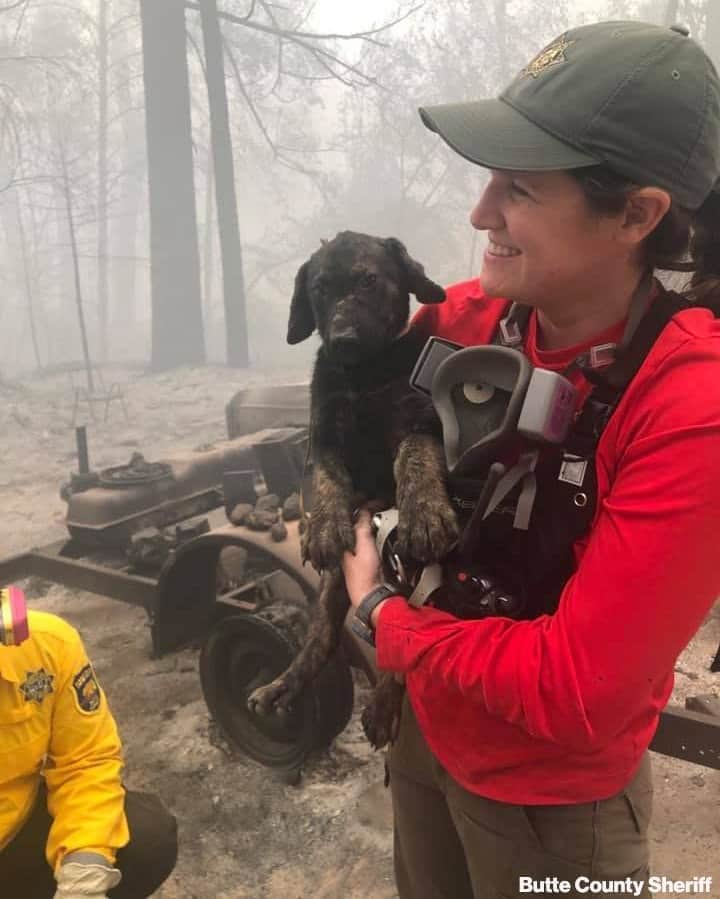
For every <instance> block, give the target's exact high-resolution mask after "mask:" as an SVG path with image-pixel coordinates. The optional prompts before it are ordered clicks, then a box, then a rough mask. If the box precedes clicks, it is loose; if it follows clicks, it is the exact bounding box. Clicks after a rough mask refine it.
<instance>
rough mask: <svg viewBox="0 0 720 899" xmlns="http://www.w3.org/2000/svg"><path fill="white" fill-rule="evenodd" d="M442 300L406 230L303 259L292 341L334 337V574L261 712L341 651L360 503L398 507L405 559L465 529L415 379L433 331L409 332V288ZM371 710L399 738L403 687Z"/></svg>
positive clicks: (329, 419) (322, 491) (429, 554)
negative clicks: (347, 564)
mask: <svg viewBox="0 0 720 899" xmlns="http://www.w3.org/2000/svg"><path fill="white" fill-rule="evenodd" d="M410 293H412V294H414V295H415V296H416V297H417V299H418V300H419V301H420V302H421V303H438V302H442V300H443V299H444V297H445V293H444V291H443V289H442V288H441V287H440V286H439V285H437V284H435V283H434V282H432V281H430V280H429V279H428V278H427V277H426V276H425V273H424V271H423V268H422V266H420V265H419V264H418V263H417V262H415V261H414V260H413V259H411V258H410V256H409V255H408V253H407V251H406V249H405V247H404V246H403V245H402V244H401V243H400V241H398V240H395V239H394V238H388V239H386V240H383V239H380V238H376V237H370V236H368V235H364V234H357V233H355V232H351V231H344V232H341V233H340V234H338V235H337V237H335V239H334V240H332V241H329V242H326V243H324V244H323V246H322V247H321V248H320V249H319V250H318V251H317V252H316V253H314V254H313V255H312V256H311V258H310V259H309V260H308V261H307V262H306V263H304V265H302V266H301V268H300V270H299V271H298V273H297V277H296V279H295V291H294V294H293V298H292V303H291V307H290V319H289V324H288V334H287V340H288V343H291V344H295V343H298V342H300V341H302V340H305V339H306V338H307V337H309V336H310V335H311V334H312V332H313V331H314V330H315V329H316V328H317V330H318V332H319V335H320V338H321V340H322V344H321V347H320V349H319V351H318V354H317V358H316V362H315V369H314V373H313V379H312V386H311V394H310V396H311V398H310V416H311V420H310V445H311V455H312V460H313V488H312V493H313V498H312V509H311V512H310V516H309V519H308V520H307V526H306V530H305V532H304V535H303V545H302V550H303V559H304V560H309V561H310V562H311V563H312V564H313V566H314V567H315V568H317V569H318V570H319V571H321V572H323V576H322V580H321V587H320V595H319V599H318V604H317V607H316V609H315V611H314V615H313V620H312V623H311V627H310V631H309V633H308V638H307V640H306V643H305V645H304V647H303V649H302V650H301V651H300V653H299V655H298V656H297V658H296V659H295V660H294V661H293V663H292V664H291V665H290V667H289V668H288V669H287V671H285V672H284V673H283V674H281V675H280V676H279V677H278V678H277V679H276V680H274V681H273V682H272V683H271V684H268V685H267V686H265V687H260V688H259V689H257V690H255V692H254V693H253V694H252V695H251V696H250V698H249V701H248V702H249V707H250V708H251V709H252V710H253V711H255V712H257V713H260V714H265V713H267V712H268V711H269V710H270V709H271V708H273V707H274V708H275V710H276V711H278V712H283V711H285V710H287V708H288V707H289V706H290V705H291V703H292V702H293V700H294V699H295V698H296V697H297V695H298V694H299V693H300V692H301V690H302V689H303V687H304V686H305V685H306V684H307V683H308V682H309V681H310V680H312V678H313V677H315V676H316V675H317V673H318V672H319V671H320V670H321V668H322V667H323V665H324V664H325V662H326V661H327V659H328V658H329V656H330V655H331V654H332V652H333V651H334V650H335V649H336V648H337V645H338V643H339V640H340V634H341V629H342V625H343V622H344V619H345V616H346V614H347V610H348V607H349V598H348V595H347V591H346V589H345V582H344V578H343V575H342V570H341V567H340V564H341V561H342V556H343V553H344V552H345V551H346V550H352V549H354V546H355V534H354V528H353V517H352V516H353V510H354V509H355V508H357V507H358V506H360V505H362V504H363V503H366V502H368V501H375V500H377V501H379V507H381V508H382V507H385V508H387V507H389V506H392V505H396V506H397V508H398V512H399V526H398V548H399V552H400V555H401V556H405V557H407V558H412V559H415V560H417V561H420V562H430V561H435V560H437V559H440V558H442V556H444V555H445V553H446V552H447V551H448V549H449V548H450V546H451V545H452V544H453V542H454V541H455V540H456V538H457V522H456V518H455V513H454V511H453V508H452V505H451V502H450V500H449V498H448V495H447V491H446V488H445V465H444V455H443V448H442V434H441V429H440V426H439V423H438V421H437V418H436V417H435V415H434V410H433V409H432V405H431V403H430V401H429V400H428V399H427V398H426V397H424V396H423V395H421V394H419V393H418V392H417V391H414V390H413V389H412V388H411V387H410V386H409V383H408V377H409V374H410V372H411V370H412V367H413V365H414V363H415V361H416V359H417V356H418V354H419V352H420V350H421V348H422V346H423V344H424V342H425V337H424V336H422V335H419V334H417V333H416V331H414V330H412V329H411V330H409V331H408V330H407V322H408V317H409V311H410V300H409V294H410ZM383 683H384V687H383V688H380V689H378V690H377V691H376V695H375V699H374V702H373V703H372V704H371V706H370V707H369V709H367V710H366V713H365V715H364V716H363V724H364V726H365V729H366V733H367V734H368V737H369V738H370V740H371V742H372V743H373V744H374V745H376V746H381V745H384V744H385V743H386V742H387V741H388V740H391V739H393V736H394V731H395V729H396V727H397V724H398V720H399V718H398V714H399V710H398V709H397V708H396V707H395V706H396V704H397V698H398V687H397V685H396V683H395V681H394V679H393V678H387V677H385V678H384V679H383Z"/></svg>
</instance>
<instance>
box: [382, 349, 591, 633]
mask: <svg viewBox="0 0 720 899" xmlns="http://www.w3.org/2000/svg"><path fill="white" fill-rule="evenodd" d="M410 384H411V386H412V387H414V388H415V389H416V390H419V391H421V392H422V393H425V394H426V395H428V396H430V397H431V398H432V402H433V405H434V407H435V411H436V412H437V414H438V417H439V418H440V421H441V423H442V429H443V445H444V450H445V461H446V464H447V470H448V473H449V475H450V479H451V481H452V479H453V478H457V479H474V480H477V481H482V482H483V488H482V491H481V492H480V495H479V496H478V499H477V502H476V503H474V505H473V508H472V513H471V515H470V517H469V520H468V521H467V522H466V524H465V527H464V530H463V532H462V534H461V536H460V540H459V542H458V545H457V547H456V548H455V550H454V551H453V552H452V553H451V555H450V557H449V558H448V559H447V560H446V561H445V563H444V564H443V565H440V564H435V565H427V566H422V565H419V564H414V563H413V562H412V560H406V559H401V558H400V556H399V554H398V553H397V550H396V545H397V509H389V510H386V511H384V512H380V513H378V514H376V515H375V516H374V517H373V531H374V534H375V540H376V545H377V549H378V553H379V555H380V558H381V560H382V567H383V574H384V576H385V579H386V580H387V581H388V582H389V583H392V584H394V585H397V586H398V588H399V589H402V590H403V591H404V592H406V593H407V594H409V600H408V601H409V602H410V604H411V605H414V606H421V605H423V604H424V603H425V602H426V601H427V600H428V599H429V598H430V596H432V594H433V593H434V592H435V590H437V589H438V588H439V587H441V586H443V585H445V586H446V587H449V588H450V589H452V590H454V591H460V593H462V594H467V599H468V603H467V605H468V608H472V610H473V613H474V617H482V616H483V615H504V616H506V617H520V616H521V615H522V614H523V606H522V599H521V598H520V597H514V596H511V595H508V594H507V593H505V592H504V591H503V590H502V589H500V588H499V587H498V586H497V585H496V584H494V583H493V582H492V581H491V580H490V579H489V578H488V577H487V576H486V575H485V573H484V572H482V571H477V570H474V567H473V564H472V560H473V556H474V549H475V546H476V543H477V539H476V538H477V532H478V530H479V527H480V525H481V523H482V521H483V519H484V518H486V517H487V516H488V515H489V514H490V513H491V512H492V511H493V510H494V509H495V508H497V506H498V505H499V503H500V502H501V501H502V500H503V499H504V498H505V497H506V496H507V495H508V494H509V493H510V492H511V491H512V490H514V489H515V488H516V487H518V485H520V496H519V499H518V503H517V511H516V516H515V527H518V528H520V529H527V527H528V524H529V520H530V513H531V511H532V507H533V503H534V498H535V475H534V467H535V461H536V460H537V456H538V453H539V449H540V448H541V447H542V446H543V445H553V444H554V445H559V444H562V442H563V441H564V440H565V438H566V436H567V434H568V431H569V429H570V426H571V424H572V421H573V418H574V415H575V407H576V402H577V390H576V388H575V387H574V386H573V384H571V383H570V381H568V380H567V378H565V377H563V375H560V374H558V373H557V372H552V371H547V370H545V369H540V368H534V367H533V366H532V365H531V363H530V362H529V361H528V359H527V358H526V357H525V356H524V355H523V353H521V352H520V351H518V350H515V349H511V348H510V347H506V346H495V345H490V346H477V347H462V346H460V345H459V344H456V343H452V342H451V341H448V340H444V339H442V338H438V337H431V338H430V339H429V340H428V342H427V343H426V344H425V346H424V348H423V351H422V353H421V354H420V357H419V358H418V361H417V363H416V365H415V368H414V370H413V372H412V375H411V376H410ZM518 442H520V443H521V446H522V451H521V452H520V456H519V458H518V459H517V461H515V463H514V464H513V465H512V467H510V468H509V469H507V468H506V467H505V465H503V464H502V463H501V462H499V461H498V456H502V454H503V453H504V451H505V450H506V449H507V448H509V447H512V446H513V445H514V444H517V443H518Z"/></svg>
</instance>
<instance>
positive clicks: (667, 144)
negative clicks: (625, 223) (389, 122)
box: [420, 22, 720, 209]
mask: <svg viewBox="0 0 720 899" xmlns="http://www.w3.org/2000/svg"><path fill="white" fill-rule="evenodd" d="M420 116H421V118H422V120H423V122H424V123H425V125H426V126H427V127H428V128H430V130H432V131H435V132H437V133H438V134H439V135H440V136H441V137H442V138H443V140H445V142H446V143H447V144H449V146H450V147H452V149H453V150H455V151H456V152H457V153H459V154H460V155H461V156H464V157H465V158H466V159H469V160H470V161H471V162H475V163H477V164H478V165H482V166H486V167H487V168H493V169H507V170H514V171H542V170H551V169H554V170H557V169H575V168H582V167H585V166H591V165H598V164H605V165H608V166H609V167H610V168H612V169H614V170H615V171H616V172H618V174H621V175H625V176H626V177H628V178H630V179H632V180H634V181H636V182H637V183H639V184H652V185H655V186H657V187H662V188H663V189H665V190H667V191H668V192H669V193H670V194H672V196H673V198H674V199H675V201H676V202H677V203H679V204H680V205H681V206H684V207H686V208H688V209H696V208H697V207H698V206H700V204H701V203H702V202H703V200H705V198H706V197H707V196H708V194H709V193H710V191H711V190H712V189H713V187H714V186H715V183H716V181H717V180H718V177H719V176H720V80H719V79H718V74H717V71H716V70H715V67H714V66H713V64H712V62H711V61H710V59H709V57H708V56H707V54H706V53H705V51H704V50H703V49H702V48H701V47H700V45H699V44H697V43H696V42H695V41H693V40H692V39H691V38H690V37H688V32H687V30H686V29H684V28H682V27H680V26H674V27H673V28H663V27H660V26H658V25H649V24H647V23H645V22H599V23H597V24H594V25H583V26H581V27H579V28H573V29H571V30H570V31H567V32H565V34H563V35H561V36H560V37H558V38H556V39H555V40H554V41H553V42H552V43H550V44H549V45H548V46H547V47H546V48H545V49H544V50H542V52H540V53H539V54H538V55H537V56H536V57H535V58H534V59H533V60H532V62H530V63H529V64H528V65H527V66H525V68H524V69H523V70H522V71H521V72H520V73H519V74H518V75H517V77H516V78H515V79H514V80H513V81H512V83H511V84H510V85H509V87H508V88H507V89H506V90H504V91H503V93H502V94H500V96H499V97H498V98H497V99H489V100H476V101H473V102H468V103H449V104H443V105H441V106H429V107H424V108H421V109H420Z"/></svg>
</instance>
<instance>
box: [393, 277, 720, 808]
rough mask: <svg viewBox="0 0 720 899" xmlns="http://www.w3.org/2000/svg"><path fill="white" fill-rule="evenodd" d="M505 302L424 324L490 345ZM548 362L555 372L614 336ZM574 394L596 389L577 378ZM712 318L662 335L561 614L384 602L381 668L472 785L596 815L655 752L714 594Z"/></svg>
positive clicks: (613, 428) (456, 290)
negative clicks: (580, 807)
mask: <svg viewBox="0 0 720 899" xmlns="http://www.w3.org/2000/svg"><path fill="white" fill-rule="evenodd" d="M504 306H505V304H504V302H503V301H500V300H494V299H488V298H486V297H484V296H483V294H482V292H481V288H480V285H479V284H478V282H477V281H472V282H466V283H463V284H458V285H455V286H454V287H452V288H450V289H449V290H448V298H447V300H446V302H445V303H444V304H441V305H439V306H432V307H431V306H426V307H423V308H422V309H421V310H420V312H419V313H418V315H417V316H416V319H415V322H414V325H415V326H416V327H422V328H424V329H426V330H427V333H428V334H436V335H439V336H443V337H446V338H448V339H450V340H455V341H457V342H458V343H463V344H466V345H471V344H481V343H486V342H487V341H488V340H490V339H491V336H492V334H493V333H494V330H495V325H496V322H497V320H498V318H499V317H500V315H501V313H502V311H503V309H504ZM622 329H623V323H620V324H619V325H618V326H617V327H615V328H611V329H609V330H608V331H607V332H605V333H604V334H602V335H598V336H597V337H596V338H595V339H594V340H592V341H590V342H589V343H588V344H586V345H582V346H576V347H572V348H568V349H564V350H560V351H553V352H543V351H540V350H538V348H537V345H536V322H535V316H534V314H533V316H532V317H531V320H530V324H529V327H528V329H527V334H526V345H525V351H526V354H527V356H528V358H529V360H530V361H531V362H532V363H533V364H534V365H538V366H541V367H544V368H551V369H556V370H559V369H562V368H564V366H566V365H567V364H569V362H570V361H571V360H572V359H574V358H575V357H576V356H577V355H578V353H579V352H581V351H582V350H583V349H586V348H588V347H589V346H591V345H593V344H597V343H603V342H605V341H606V340H613V339H614V340H617V339H618V338H619V336H620V334H621V332H622ZM573 377H574V380H575V383H576V385H578V386H579V387H580V388H581V395H582V396H583V398H584V396H586V395H587V392H588V391H589V386H588V385H587V383H586V382H585V380H584V379H583V378H582V376H581V375H580V374H575V375H574V376H573ZM719 460H720V322H718V321H716V320H715V319H714V317H713V315H712V314H711V313H710V312H709V311H707V310H704V309H691V310H685V311H682V312H681V313H679V314H678V315H676V316H675V317H674V318H673V320H672V321H671V322H670V323H669V324H668V325H667V327H666V328H665V329H664V331H663V332H662V334H661V335H660V337H659V338H658V340H657V341H656V343H655V345H654V346H653V348H652V350H651V351H650V353H649V355H648V357H647V359H646V360H645V362H644V364H643V365H642V367H641V369H640V371H639V372H638V374H637V375H636V377H635V378H634V379H633V381H632V382H631V384H630V386H629V387H628V389H627V390H626V392H625V394H624V396H623V398H622V399H621V401H620V403H619V405H618V408H617V410H616V411H615V413H614V415H613V416H612V418H611V420H610V422H609V424H608V426H607V428H606V430H605V432H604V434H603V436H602V438H601V440H600V443H599V446H598V449H597V456H596V470H597V477H598V501H597V511H596V514H595V519H594V521H593V524H592V527H591V530H590V533H589V534H588V535H587V536H586V537H585V538H583V539H581V540H579V541H577V543H576V544H575V547H574V552H575V558H576V561H577V570H576V572H575V574H574V575H573V576H572V577H571V578H570V580H569V581H568V582H567V584H566V586H565V588H564V590H563V592H562V595H561V598H560V602H559V606H558V609H557V611H556V613H555V614H554V615H544V616H542V617H540V618H537V619H535V620H532V621H512V620H510V619H506V618H489V619H485V620H478V621H461V620H458V619H456V618H454V617H452V616H451V615H448V614H446V613H444V612H441V611H438V610H436V609H433V608H422V609H419V610H416V609H413V608H411V607H409V606H408V605H407V603H406V602H405V601H404V600H403V599H400V598H398V599H391V600H389V601H388V602H387V603H386V604H385V605H384V606H383V607H382V609H381V611H380V614H379V620H378V627H377V636H376V640H377V660H378V665H379V667H380V668H382V669H385V670H390V671H395V672H400V673H403V674H405V675H406V681H407V689H408V692H409V696H410V699H411V701H412V705H413V708H414V710H415V712H416V715H417V718H418V721H419V724H420V727H421V729H422V731H423V733H424V735H425V738H426V740H427V742H428V745H429V746H430V748H431V749H432V751H433V753H434V754H435V755H436V757H437V758H438V759H439V761H440V762H441V763H442V764H443V766H444V767H445V768H446V769H447V770H448V772H449V773H450V774H451V775H452V776H453V777H454V778H455V779H456V780H457V781H458V782H459V783H460V784H462V785H463V786H464V787H465V788H466V789H468V790H470V791H472V792H475V793H479V794H481V795H484V796H487V797H490V798H492V799H498V800H502V801H506V802H514V803H522V804H559V803H576V802H588V801H591V800H595V799H602V798H605V797H608V796H611V795H613V794H614V793H616V792H618V791H619V790H620V789H622V788H623V786H624V785H625V784H626V783H627V782H628V780H629V779H630V778H631V776H632V774H633V773H634V771H635V769H636V768H637V765H638V763H639V761H640V758H641V756H642V754H643V752H644V751H645V750H646V748H647V747H648V745H649V743H650V741H651V740H652V737H653V735H654V732H655V729H656V727H657V723H658V717H659V714H660V711H661V710H662V708H663V706H664V705H665V704H666V702H667V700H668V697H669V695H670V692H671V690H672V685H673V667H674V663H675V660H676V659H677V657H678V655H679V654H680V653H681V651H682V650H683V648H684V647H685V646H686V644H687V643H688V642H689V640H690V639H691V638H692V636H693V634H694V633H695V632H696V630H697V629H698V627H699V626H700V625H701V623H702V621H703V619H704V617H705V616H706V614H707V612H708V610H709V609H710V607H711V605H712V603H713V601H714V598H715V597H716V596H717V595H718V594H719V593H720V549H719V547H720V477H719V476H718V464H719Z"/></svg>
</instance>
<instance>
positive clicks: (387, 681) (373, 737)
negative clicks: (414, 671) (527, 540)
mask: <svg viewBox="0 0 720 899" xmlns="http://www.w3.org/2000/svg"><path fill="white" fill-rule="evenodd" d="M404 696H405V679H404V678H402V677H400V676H399V675H397V674H393V673H392V672H389V671H383V672H381V673H380V676H379V677H378V682H377V684H376V686H375V689H374V690H373V693H372V696H371V697H370V701H369V702H368V704H367V705H366V706H365V708H364V709H363V713H362V718H361V721H362V726H363V730H364V731H365V736H366V737H367V738H368V740H369V742H370V745H371V746H372V747H373V749H382V748H383V747H384V746H386V745H387V744H388V743H394V742H395V740H396V739H397V735H398V731H399V730H400V714H401V712H402V704H403V697H404Z"/></svg>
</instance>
